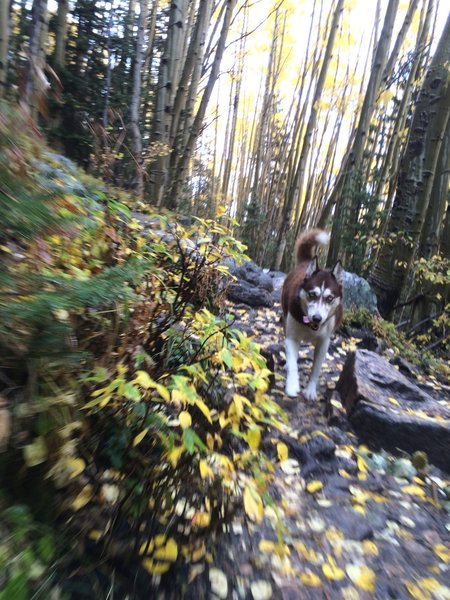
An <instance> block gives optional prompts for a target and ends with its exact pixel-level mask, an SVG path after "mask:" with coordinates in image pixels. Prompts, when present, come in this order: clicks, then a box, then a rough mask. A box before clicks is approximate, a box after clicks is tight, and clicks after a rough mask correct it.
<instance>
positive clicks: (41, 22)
mask: <svg viewBox="0 0 450 600" xmlns="http://www.w3.org/2000/svg"><path fill="white" fill-rule="evenodd" d="M47 31H48V22H47V0H34V1H33V8H32V29H31V35H30V45H29V48H28V57H29V60H28V69H27V75H26V82H25V93H24V96H23V103H24V105H25V106H26V107H27V108H28V110H29V111H30V114H31V116H32V117H33V118H34V119H35V118H36V117H37V114H38V102H39V96H40V95H42V93H43V91H44V89H46V80H45V79H44V75H43V67H44V65H43V64H42V53H43V52H45V50H44V49H45V45H46V42H44V37H46V35H47Z"/></svg>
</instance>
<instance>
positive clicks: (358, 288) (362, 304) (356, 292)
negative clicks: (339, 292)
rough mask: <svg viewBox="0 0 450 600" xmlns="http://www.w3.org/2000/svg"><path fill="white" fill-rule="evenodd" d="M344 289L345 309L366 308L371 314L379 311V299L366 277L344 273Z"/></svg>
mask: <svg viewBox="0 0 450 600" xmlns="http://www.w3.org/2000/svg"><path fill="white" fill-rule="evenodd" d="M342 287H343V289H344V306H345V308H347V309H350V308H366V309H367V310H368V311H369V312H371V313H374V312H375V311H376V310H377V297H376V296H375V292H374V291H373V290H372V288H371V287H370V285H369V282H368V281H366V280H365V279H364V277H360V276H359V275H356V274H355V273H349V272H348V271H344V280H343V286H342Z"/></svg>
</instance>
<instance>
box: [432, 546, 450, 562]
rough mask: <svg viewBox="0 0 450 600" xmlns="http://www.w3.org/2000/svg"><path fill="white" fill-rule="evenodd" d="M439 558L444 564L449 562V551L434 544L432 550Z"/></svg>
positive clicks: (445, 547)
mask: <svg viewBox="0 0 450 600" xmlns="http://www.w3.org/2000/svg"><path fill="white" fill-rule="evenodd" d="M433 550H434V551H435V553H436V554H437V555H438V556H439V558H440V559H441V560H442V561H444V562H445V563H448V562H450V550H449V549H448V548H447V546H444V544H436V545H435V546H434V548H433Z"/></svg>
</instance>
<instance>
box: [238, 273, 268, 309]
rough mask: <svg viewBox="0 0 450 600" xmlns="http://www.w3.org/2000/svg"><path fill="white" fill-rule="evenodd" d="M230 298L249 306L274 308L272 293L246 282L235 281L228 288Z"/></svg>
mask: <svg viewBox="0 0 450 600" xmlns="http://www.w3.org/2000/svg"><path fill="white" fill-rule="evenodd" d="M227 293H228V298H229V299H230V300H232V301H233V302H243V303H244V304H248V306H265V307H267V308H272V306H273V300H272V298H271V295H270V293H269V292H268V291H267V290H265V289H263V288H261V287H256V286H255V285H252V284H251V283H248V281H244V280H243V279H241V280H239V281H233V282H232V283H230V284H229V286H228V288H227Z"/></svg>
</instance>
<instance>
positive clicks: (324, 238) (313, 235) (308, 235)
mask: <svg viewBox="0 0 450 600" xmlns="http://www.w3.org/2000/svg"><path fill="white" fill-rule="evenodd" d="M329 241H330V234H329V233H328V232H326V231H323V230H322V229H309V230H308V231H305V232H304V233H302V235H301V236H300V237H299V238H298V240H297V241H296V243H295V260H296V264H297V266H298V265H299V264H300V263H302V262H305V261H309V260H312V259H313V258H314V256H315V254H316V251H317V246H324V245H325V244H328V242H329Z"/></svg>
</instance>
